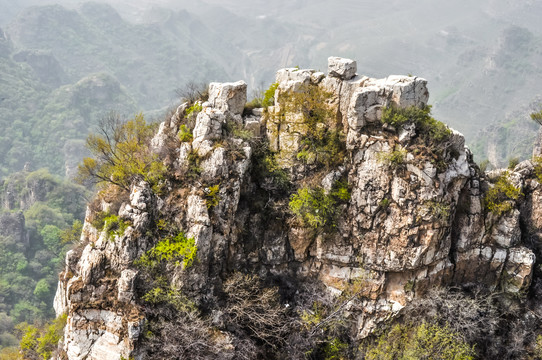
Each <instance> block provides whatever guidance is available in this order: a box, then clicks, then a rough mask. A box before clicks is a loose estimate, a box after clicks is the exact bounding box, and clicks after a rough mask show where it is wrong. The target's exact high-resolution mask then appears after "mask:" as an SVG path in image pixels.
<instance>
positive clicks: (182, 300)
mask: <svg viewBox="0 0 542 360" xmlns="http://www.w3.org/2000/svg"><path fill="white" fill-rule="evenodd" d="M142 300H143V301H145V302H148V303H149V304H153V305H157V304H162V303H165V304H169V305H172V306H173V307H174V308H175V309H176V310H177V311H182V312H190V311H195V310H196V306H195V304H194V303H193V302H191V301H190V300H189V299H188V298H187V297H186V296H184V295H183V294H182V293H181V291H179V290H177V289H174V288H171V287H169V286H164V287H161V286H157V287H154V288H152V289H151V290H149V291H148V292H147V293H145V295H143V297H142Z"/></svg>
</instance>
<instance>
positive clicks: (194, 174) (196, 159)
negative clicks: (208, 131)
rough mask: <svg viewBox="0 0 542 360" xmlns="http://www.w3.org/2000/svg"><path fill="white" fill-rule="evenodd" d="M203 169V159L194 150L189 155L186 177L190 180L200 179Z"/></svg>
mask: <svg viewBox="0 0 542 360" xmlns="http://www.w3.org/2000/svg"><path fill="white" fill-rule="evenodd" d="M202 171H203V168H202V167H201V157H200V156H199V155H198V153H197V152H196V151H194V150H192V151H190V153H189V154H188V171H187V174H186V176H187V177H188V178H189V179H193V180H195V179H198V178H199V176H200V174H201V172H202Z"/></svg>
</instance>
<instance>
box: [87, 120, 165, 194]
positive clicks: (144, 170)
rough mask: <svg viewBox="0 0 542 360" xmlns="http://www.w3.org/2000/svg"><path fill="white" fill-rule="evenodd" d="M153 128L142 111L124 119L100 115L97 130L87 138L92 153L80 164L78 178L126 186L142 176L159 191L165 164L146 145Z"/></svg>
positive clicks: (126, 188) (124, 187)
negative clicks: (126, 119) (95, 133)
mask: <svg viewBox="0 0 542 360" xmlns="http://www.w3.org/2000/svg"><path fill="white" fill-rule="evenodd" d="M154 130H155V127H154V126H152V125H148V124H147V123H146V122H145V119H144V118H143V115H142V114H138V115H136V116H135V117H134V118H133V119H131V120H128V121H126V122H124V121H122V120H121V118H120V116H118V115H117V114H114V113H111V114H110V115H109V116H108V117H106V118H104V119H103V121H102V123H101V125H100V131H99V134H97V135H94V134H91V135H89V137H88V139H87V147H88V149H89V151H90V152H91V153H92V155H93V157H92V158H89V157H87V158H84V159H83V163H82V164H80V165H79V178H78V179H79V181H81V182H86V181H89V180H90V181H92V182H96V183H98V184H109V183H111V184H114V185H117V186H119V187H120V188H122V189H125V190H129V188H130V185H131V184H132V182H133V181H136V180H144V181H147V182H148V183H149V184H151V186H152V187H153V190H155V191H159V189H160V187H161V185H162V184H163V181H164V176H165V174H166V168H165V166H164V165H163V164H162V162H161V161H160V160H159V159H158V156H157V155H156V154H154V153H152V151H151V149H150V146H149V144H150V140H151V138H152V136H153V135H154Z"/></svg>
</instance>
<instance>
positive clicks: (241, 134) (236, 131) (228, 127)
mask: <svg viewBox="0 0 542 360" xmlns="http://www.w3.org/2000/svg"><path fill="white" fill-rule="evenodd" d="M224 130H225V131H226V133H228V134H230V135H231V136H233V137H235V138H239V139H243V140H250V139H252V138H253V133H252V131H250V130H247V129H245V128H244V127H243V125H242V124H239V123H237V122H235V121H231V120H229V121H226V124H225V125H224Z"/></svg>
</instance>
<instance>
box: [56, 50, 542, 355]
mask: <svg viewBox="0 0 542 360" xmlns="http://www.w3.org/2000/svg"><path fill="white" fill-rule="evenodd" d="M328 63H329V64H328V71H327V75H326V74H325V73H323V72H319V71H315V70H311V69H298V68H286V69H281V70H279V71H277V74H276V84H275V85H274V86H275V89H274V96H273V97H272V98H271V99H268V100H269V101H270V103H271V104H272V105H264V106H261V107H259V106H257V107H247V106H245V104H246V103H247V93H246V92H247V85H246V83H245V82H243V81H239V82H235V83H211V84H210V85H209V88H208V98H204V99H201V100H200V101H196V102H194V103H185V104H183V105H181V106H180V107H179V108H178V109H177V110H176V112H174V113H173V114H172V115H171V117H168V118H167V119H166V120H165V121H164V122H163V123H161V124H160V127H159V129H158V131H157V133H156V134H155V135H154V138H153V139H152V142H151V144H150V145H149V146H150V147H151V149H152V151H153V153H154V154H155V155H156V157H157V158H159V159H160V161H161V162H162V163H163V164H164V165H165V166H167V169H168V170H167V175H166V177H165V179H163V180H162V182H161V188H160V189H159V190H157V189H156V187H155V186H153V184H150V183H149V182H148V181H143V180H141V179H136V180H135V181H133V183H132V184H131V187H130V191H129V192H126V191H122V190H119V189H116V190H115V189H114V186H111V187H108V188H105V189H103V190H102V191H101V192H100V193H99V194H98V195H97V197H96V198H95V199H94V200H93V201H92V202H91V203H90V204H89V206H88V209H87V213H86V220H85V223H84V227H83V233H82V236H81V242H80V246H78V247H77V248H75V249H73V250H71V251H70V252H69V253H68V254H67V256H66V263H65V268H64V270H63V272H62V273H61V274H60V279H59V283H58V290H57V293H56V297H55V303H54V306H55V311H56V313H57V315H58V316H60V315H61V314H66V315H67V326H66V327H65V330H64V339H63V344H62V345H61V347H62V353H63V354H64V355H63V356H64V357H65V358H67V359H70V360H83V359H100V360H108V359H114V360H118V359H119V358H120V359H132V358H133V359H151V358H165V357H164V356H165V355H163V354H164V352H163V351H167V348H168V346H171V347H173V348H174V346H175V344H176V341H177V340H178V339H177V340H175V339H174V338H173V337H174V336H175V335H174V334H173V333H172V332H166V331H165V330H164V329H167V326H169V325H167V324H168V323H175V324H177V325H176V326H178V327H177V328H176V329H177V330H175V331H176V332H175V331H173V330H172V331H173V332H175V334H185V332H186V336H189V335H190V332H192V333H193V334H199V335H198V336H202V339H205V340H201V341H205V343H206V344H207V345H205V346H206V347H202V349H203V348H205V350H201V351H203V352H204V353H205V354H207V355H205V356H207V357H206V358H228V359H239V358H247V359H248V358H281V357H280V355H277V354H279V353H280V351H281V350H280V349H286V348H288V345H285V344H284V342H282V341H281V340H280V339H279V338H280V336H283V337H286V336H287V335H286V334H287V331H284V332H281V331H282V330H280V331H279V330H277V329H282V328H280V327H277V326H275V325H266V326H264V327H262V328H261V329H265V330H266V331H268V332H264V331H263V330H261V329H260V328H258V327H257V325H254V324H257V321H256V320H254V319H256V317H255V318H251V317H248V318H247V319H252V320H247V321H245V322H243V321H244V320H242V319H243V318H242V317H241V315H239V314H240V313H241V312H239V311H236V310H232V309H235V307H234V305H232V304H237V303H236V302H235V301H237V300H235V299H237V298H236V296H241V295H242V294H243V293H244V292H243V291H244V290H243V289H245V287H244V286H245V285H244V284H246V283H247V281H248V280H246V279H255V278H257V280H258V281H259V284H261V289H262V290H261V292H260V293H258V294H267V293H266V292H265V291H268V290H269V289H278V290H277V294H278V299H279V300H277V301H278V302H279V305H278V307H277V308H276V309H277V310H276V311H277V314H279V315H280V316H278V317H277V319H275V320H276V321H280V317H281V316H282V317H284V318H288V319H290V320H288V321H290V322H291V323H292V324H293V323H294V321H293V320H291V319H299V318H300V317H301V318H302V319H304V321H305V322H304V324H305V325H306V324H312V326H313V327H312V329H313V330H310V331H309V332H310V334H316V333H317V332H318V331H324V330H323V329H324V326H323V325H322V322H321V321H320V322H314V321H313V322H312V323H311V322H310V321H308V320H307V318H306V316H305V317H303V316H301V315H300V314H312V315H314V314H315V313H316V312H317V311H316V310H314V309H315V307H316V305H314V306H313V304H315V303H316V300H315V299H316V298H317V297H318V298H320V297H321V298H324V297H325V298H327V299H328V301H342V303H341V305H340V306H339V307H337V309H338V310H337V311H339V312H340V317H341V319H344V320H345V321H346V324H347V325H345V327H346V328H347V330H346V332H345V333H346V334H348V341H350V342H351V343H352V344H356V343H358V342H360V341H362V340H363V339H365V338H367V337H369V336H371V334H373V333H374V331H375V330H377V329H378V328H379V327H380V326H381V325H384V324H385V323H386V322H388V321H390V319H394V318H398V317H400V316H402V314H403V312H404V311H405V310H406V309H408V308H409V306H410V305H411V304H413V303H414V302H416V301H417V300H419V299H424V298H426V297H427V296H428V294H431V293H432V292H431V291H432V289H436V288H451V287H454V288H458V289H472V288H474V287H479V288H484V289H486V291H489V292H498V293H499V294H500V296H501V297H503V298H506V299H508V300H507V301H509V303H510V304H511V303H518V302H519V303H521V302H522V301H523V300H522V299H524V298H525V296H526V295H525V294H526V293H527V292H528V291H529V289H530V288H531V283H532V278H533V271H534V268H535V263H536V256H535V252H534V251H536V250H535V249H536V247H535V246H533V244H536V243H537V242H539V241H540V236H541V233H540V231H541V229H542V223H541V222H542V202H541V199H542V186H541V185H540V183H539V181H538V179H537V177H536V166H535V165H536V164H534V163H533V162H532V161H529V160H527V161H524V162H521V163H520V164H518V165H517V166H515V167H514V168H513V169H508V170H494V171H492V172H487V173H486V172H483V171H481V170H480V169H479V167H478V165H476V164H475V163H474V162H473V160H472V155H471V152H470V151H469V149H468V147H466V146H465V141H464V137H463V135H462V134H460V133H459V132H457V131H454V130H452V129H449V128H447V127H446V126H445V125H443V124H441V123H439V122H437V121H436V120H434V119H432V118H431V117H430V115H428V111H429V107H428V106H427V102H428V99H429V91H428V88H427V81H426V80H425V79H423V78H419V77H416V76H397V75H392V76H388V77H386V78H384V79H375V78H370V77H367V76H363V75H359V74H358V71H359V70H358V69H357V65H356V62H355V61H353V60H349V59H344V58H338V57H330V58H329V60H328ZM183 134H184V135H186V136H182V135H183ZM187 134H188V135H187ZM101 214H108V216H110V217H115V219H116V221H117V224H121V225H122V226H118V229H117V230H115V229H112V228H111V226H109V227H108V226H107V222H106V223H105V225H104V224H103V223H102V224H101V225H100V224H99V221H97V220H96V219H98V218H100V216H101ZM171 229H176V230H175V232H172V230H171ZM114 230H115V231H114ZM121 230H122V231H121ZM177 232H178V233H179V234H184V236H185V237H177V238H176V239H181V238H182V239H189V240H191V239H193V246H194V248H195V249H197V250H196V252H195V256H194V259H193V261H189V262H188V261H187V259H189V256H188V255H187V253H186V252H185V253H183V254H184V255H183V256H179V257H178V258H177V260H176V261H172V262H170V263H167V264H166V265H164V266H165V267H164V268H163V269H164V271H163V272H162V273H161V274H159V279H158V280H157V276H156V275H155V276H154V277H152V276H151V275H149V273H150V272H149V270H148V266H147V268H146V267H145V266H143V265H141V264H142V263H144V261H142V260H141V259H142V258H143V259H148V258H150V256H151V255H152V254H157V250H156V249H157V246H158V244H160V243H161V242H162V241H163V240H164V238H167V239H169V240H168V244H173V243H174V241H173V237H172V236H173V235H167V234H176V233H177ZM164 234H166V235H164ZM168 236H170V237H168ZM179 241H180V240H179ZM183 241H185V240H183ZM186 241H188V240H186ZM153 249H154V250H153ZM185 250H186V249H185ZM183 251H184V250H183ZM149 254H150V255H149ZM161 259H162V260H164V259H165V260H164V261H167V259H166V257H165V256H164V257H163V258H161ZM157 261H158V262H160V259H159V260H157ZM155 263H156V262H155ZM153 266H154V265H153ZM240 274H241V275H240ZM232 279H233V280H232ZM239 279H245V280H243V281H244V282H243V281H241V280H239ZM235 281H237V282H235ZM151 283H152V284H154V285H152V286H151V285H149V284H151ZM156 284H162V285H159V286H158V285H156ZM357 284H358V285H359V284H362V285H360V286H358V287H356V285H357ZM309 285H311V286H312V287H311V286H309ZM156 289H162V290H156ZM232 289H233V290H232ZM269 291H270V290H269ZM149 294H151V295H152V296H151V295H149ZM160 294H161V295H160ZM168 294H169V295H168ZM171 294H174V297H175V299H177V300H176V301H177V303H175V302H174V301H172V300H171V296H173V295H171ZM255 294H256V293H255ZM351 294H352V295H351ZM158 295H160V296H162V295H163V296H162V297H159V296H158ZM170 295H171V296H170ZM316 295H318V296H317V297H316ZM153 296H154V297H153ZM168 296H169V297H168ZM254 296H255V297H248V298H251V299H252V298H258V297H257V295H254ZM258 296H259V295H258ZM307 296H308V297H310V298H311V300H310V301H308V302H305V303H303V301H304V300H303V299H305V298H307ZM311 296H312V297H311ZM248 298H247V299H248ZM168 299H169V300H168ZM178 299H183V300H182V301H181V302H182V304H185V306H187V307H191V309H197V311H196V310H179V309H181V308H182V306H181V305H179V301H178ZM258 299H260V298H258ZM329 299H331V300H329ZM337 299H341V300H337ZM245 300H246V299H245ZM245 300H243V301H245ZM168 301H169V302H170V303H173V304H174V308H175V309H176V310H175V311H173V312H170V313H168V314H169V315H164V314H165V313H159V312H158V310H156V309H158V308H160V307H161V306H162V307H165V306H168ZM239 301H241V300H239ZM246 301H248V300H246ZM259 301H260V303H261V304H263V303H265V301H263V300H259ZM322 301H323V300H322ZM307 303H308V304H309V305H308V307H307V308H306V309H308V310H306V309H305V310H303V309H302V306H303V305H302V304H307ZM175 304H177V305H175ZM247 304H248V303H247ZM261 304H260V305H261ZM248 307H249V305H246V306H245V308H248ZM292 309H293V310H292ZM311 309H312V310H311ZM183 311H184V313H183ZM190 311H196V312H197V315H190V314H192V313H191V312H190ZM303 311H305V312H303ZM311 311H312V312H311ZM283 312H284V313H283ZM181 313H183V314H184V315H181ZM262 313H263V312H262ZM187 314H189V315H187ZM265 314H267V315H268V314H269V312H268V311H267V312H265ZM247 316H248V315H247ZM296 316H297V317H296ZM307 316H308V315H307ZM328 318H329V317H328ZM332 318H333V316H331V318H329V319H332ZM178 319H181V320H178ZM232 319H233V320H232ZM258 319H259V318H258ZM177 320H178V321H177ZM275 320H273V321H275ZM269 321H271V320H269ZM296 321H297V320H296ZM299 321H301V320H299ZM326 321H327V320H326ZM156 324H160V325H156ZM183 324H184V325H183ZM240 324H241V325H240ZM243 324H245V325H243ZM251 324H252V325H251ZM183 326H184V328H183ZM285 326H286V325H285ZM288 326H289V325H288ZM292 326H293V325H292ZM300 326H301V327H300V329H306V328H303V325H300ZM307 326H308V325H307ZM171 329H173V328H171ZM171 329H170V330H171ZM183 329H185V330H186V329H188V330H186V331H185V330H183ZM240 329H241V330H240ZM243 329H249V330H246V331H245V330H243ZM258 329H260V330H258ZM270 329H271V330H273V331H276V333H273V332H272V331H271V330H270ZM183 331H185V332H183ZM243 331H245V332H243ZM304 331H305V330H304ZM243 334H248V335H246V336H244V335H243ZM276 334H281V335H280V336H278V335H276ZM179 336H180V335H179ZM183 336H184V335H183ZM311 336H312V335H311ZM307 337H309V336H307ZM277 339H278V340H277ZM198 341H199V340H198ZM198 341H196V340H193V341H192V342H190V341H189V345H183V346H181V345H179V346H180V347H179V348H175V349H176V351H178V352H177V355H176V356H178V358H186V359H197V358H205V357H204V356H203V355H202V356H201V357H200V356H199V355H197V354H198V353H197V351H199V350H197V346H198ZM292 341H293V340H292ZM178 342H179V343H182V340H178ZM290 343H292V342H290ZM156 344H162V347H163V348H162V349H161V348H160V346H158V345H156ZM179 349H183V351H185V352H182V351H180V350H179ZM243 349H245V350H243ZM246 349H251V351H246ZM262 349H263V350H262ZM240 351H241V352H243V354H241V353H240ZM288 352H289V354H290V355H288V356H286V357H282V358H296V356H297V355H295V354H294V353H295V352H294V351H293V350H292V349H290V350H288ZM161 354H162V355H161ZM219 354H220V355H219ZM251 354H254V355H251ZM283 356H284V355H283ZM301 358H303V357H301ZM322 358H325V357H322Z"/></svg>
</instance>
